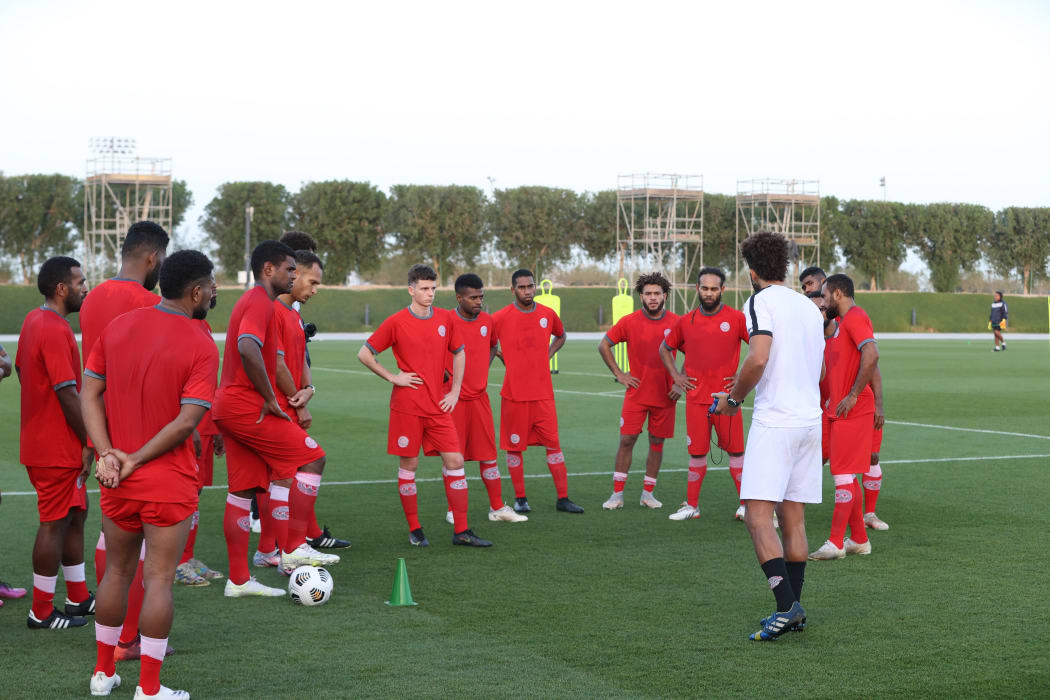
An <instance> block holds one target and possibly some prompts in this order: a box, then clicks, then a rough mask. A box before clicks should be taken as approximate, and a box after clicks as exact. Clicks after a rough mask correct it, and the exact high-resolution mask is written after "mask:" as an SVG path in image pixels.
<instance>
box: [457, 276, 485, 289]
mask: <svg viewBox="0 0 1050 700" xmlns="http://www.w3.org/2000/svg"><path fill="white" fill-rule="evenodd" d="M484 288H485V283H484V282H482V281H481V278H480V277H478V276H477V275H475V274H474V273H473V272H468V273H467V274H465V275H460V276H459V277H457V278H456V294H462V293H463V292H464V291H466V290H468V289H484Z"/></svg>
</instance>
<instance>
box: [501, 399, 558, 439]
mask: <svg viewBox="0 0 1050 700" xmlns="http://www.w3.org/2000/svg"><path fill="white" fill-rule="evenodd" d="M529 445H543V446H544V447H549V448H550V449H552V450H560V449H561V441H560V440H558V411H557V410H556V409H555V407H554V399H541V400H539V401H511V400H510V399H503V401H502V402H501V403H500V417H499V447H500V449H501V450H506V451H508V452H522V451H524V450H525V448H526V447H528V446H529Z"/></svg>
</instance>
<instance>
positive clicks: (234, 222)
mask: <svg viewBox="0 0 1050 700" xmlns="http://www.w3.org/2000/svg"><path fill="white" fill-rule="evenodd" d="M290 201H291V195H290V194H289V193H288V190H287V189H285V187H284V185H278V184H275V183H273V182H227V183H225V184H223V185H220V186H219V192H218V194H216V195H215V197H214V198H213V199H212V200H211V201H210V202H208V205H207V206H206V207H204V216H202V217H201V221H200V224H201V228H202V229H204V231H205V232H206V233H207V234H208V235H209V236H210V237H211V240H212V241H214V243H215V244H216V246H217V249H218V258H219V263H220V264H221V265H222V269H223V270H225V271H226V274H227V275H230V276H233V275H234V274H236V272H237V271H238V270H243V269H244V268H245V265H244V263H245V261H244V208H245V206H247V205H249V204H250V205H251V206H252V208H253V210H254V213H253V215H252V222H251V241H250V242H249V248H254V247H255V246H256V245H257V244H258V243H259V242H260V241H265V240H268V239H276V238H280V236H281V234H282V233H284V231H285V230H286V229H287V228H288V222H289V202H290Z"/></svg>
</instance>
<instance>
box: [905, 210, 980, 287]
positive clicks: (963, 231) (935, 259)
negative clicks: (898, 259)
mask: <svg viewBox="0 0 1050 700" xmlns="http://www.w3.org/2000/svg"><path fill="white" fill-rule="evenodd" d="M994 225H995V220H994V216H993V214H992V212H991V211H989V210H988V209H987V208H986V207H983V206H980V205H978V204H949V203H942V204H927V205H911V206H910V207H909V208H908V232H909V239H910V242H911V244H912V245H914V246H915V247H916V248H917V249H918V251H919V256H920V257H922V259H923V261H925V263H926V266H927V267H928V268H929V269H930V282H931V283H932V284H933V288H934V290H935V291H938V292H954V291H955V290H956V288H957V287H958V285H959V276H960V274H961V273H962V271H963V270H971V269H973V266H974V264H976V263H977V261H978V260H980V258H981V250H980V242H981V240H982V239H984V238H985V237H986V236H987V235H988V233H989V232H990V231H991V230H992V227H993V226H994Z"/></svg>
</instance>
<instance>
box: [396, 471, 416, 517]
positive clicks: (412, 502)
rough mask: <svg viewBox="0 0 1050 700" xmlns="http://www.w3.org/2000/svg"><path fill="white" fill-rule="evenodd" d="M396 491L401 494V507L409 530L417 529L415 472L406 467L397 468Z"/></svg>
mask: <svg viewBox="0 0 1050 700" xmlns="http://www.w3.org/2000/svg"><path fill="white" fill-rule="evenodd" d="M397 491H398V493H399V494H401V508H403V509H404V511H405V520H407V521H408V529H409V531H412V530H418V529H419V528H420V527H421V526H420V524H419V503H418V500H417V498H416V473H415V472H410V471H408V470H407V469H398V470H397Z"/></svg>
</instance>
